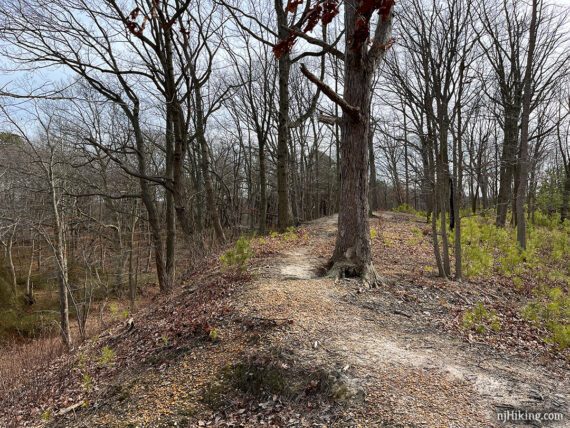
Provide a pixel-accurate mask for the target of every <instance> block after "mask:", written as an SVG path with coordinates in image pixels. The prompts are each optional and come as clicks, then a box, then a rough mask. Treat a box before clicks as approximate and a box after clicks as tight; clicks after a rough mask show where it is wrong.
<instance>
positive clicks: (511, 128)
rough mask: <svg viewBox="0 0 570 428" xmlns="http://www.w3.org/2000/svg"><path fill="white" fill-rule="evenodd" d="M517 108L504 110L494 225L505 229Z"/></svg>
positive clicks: (516, 138) (514, 150)
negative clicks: (502, 140) (503, 134)
mask: <svg viewBox="0 0 570 428" xmlns="http://www.w3.org/2000/svg"><path fill="white" fill-rule="evenodd" d="M518 118H519V109H518V107H514V108H513V107H511V106H507V107H506V108H505V125H504V133H505V136H504V143H503V152H502V155H501V172H500V178H499V194H498V197H497V218H496V225H497V226H498V227H505V224H506V222H507V213H508V211H509V204H510V202H511V194H512V187H513V176H514V169H515V163H516V155H517V147H518Z"/></svg>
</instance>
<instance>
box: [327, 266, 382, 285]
mask: <svg viewBox="0 0 570 428" xmlns="http://www.w3.org/2000/svg"><path fill="white" fill-rule="evenodd" d="M329 266H331V267H330V268H329V270H328V273H327V277H329V278H335V279H344V278H359V279H360V280H361V281H362V283H363V284H364V285H365V286H366V287H368V288H376V287H379V286H382V285H386V284H387V281H386V280H385V279H384V278H382V277H381V276H380V275H378V273H377V272H376V269H374V265H373V264H372V263H368V264H365V265H364V266H359V265H357V264H355V263H352V262H350V261H347V260H343V261H337V262H335V261H331V262H330V263H329Z"/></svg>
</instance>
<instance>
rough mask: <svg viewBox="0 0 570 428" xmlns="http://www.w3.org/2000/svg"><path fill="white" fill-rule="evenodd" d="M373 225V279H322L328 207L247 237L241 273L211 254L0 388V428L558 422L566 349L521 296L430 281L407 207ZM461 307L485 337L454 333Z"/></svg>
mask: <svg viewBox="0 0 570 428" xmlns="http://www.w3.org/2000/svg"><path fill="white" fill-rule="evenodd" d="M372 226H373V227H374V228H375V230H376V232H377V235H378V236H375V238H374V239H373V247H374V257H375V264H376V268H377V270H378V272H379V273H380V274H381V275H382V276H383V277H385V278H387V284H385V285H383V286H381V287H378V288H375V289H363V288H361V285H360V283H359V282H358V281H356V280H350V279H346V280H334V279H330V278H323V277H321V275H320V273H322V268H323V265H324V263H325V262H326V256H328V255H329V254H331V252H332V248H333V246H334V239H335V234H336V219H335V218H334V217H329V218H324V219H320V220H317V221H314V222H311V223H308V224H306V225H304V226H303V227H302V228H301V229H299V230H298V231H296V232H288V233H286V234H284V235H278V236H277V235H273V236H271V237H267V238H261V239H255V240H254V242H253V244H252V246H253V249H254V251H255V256H254V257H253V258H252V260H250V262H249V265H248V269H247V271H245V272H237V271H235V272H234V271H228V270H224V269H223V268H222V267H221V266H220V264H219V261H218V259H217V258H214V257H212V258H211V259H210V260H209V261H208V262H207V263H204V265H203V268H202V269H201V270H200V271H199V272H192V273H189V274H188V275H186V276H185V277H184V281H183V284H182V286H181V287H180V288H179V290H178V291H177V292H175V293H174V294H173V295H171V296H168V297H157V298H156V299H155V301H154V302H153V303H152V305H151V306H150V307H149V308H145V309H142V310H140V311H139V312H138V313H137V314H135V315H134V316H133V319H132V321H133V323H132V324H130V323H125V324H124V325H119V326H116V327H115V328H114V329H111V330H109V331H107V332H105V333H104V334H102V335H100V336H99V337H97V338H95V339H94V340H91V341H89V342H87V343H85V344H84V345H82V346H81V347H80V348H79V349H78V350H76V351H75V353H73V354H71V355H67V356H64V357H61V358H60V359H58V360H56V361H54V362H52V363H51V364H49V366H47V367H46V368H45V369H43V370H41V372H38V373H37V376H35V378H34V379H33V381H32V382H27V383H25V384H22V385H21V386H20V387H18V388H17V389H15V390H14V391H13V392H12V393H11V394H10V396H9V397H8V396H7V397H0V400H2V403H3V405H2V406H0V426H51V427H96V426H101V427H103V426H105V427H171V426H181V427H182V426H188V427H198V426H216V427H218V426H219V427H230V426H231V427H240V426H244V427H259V426H274V427H311V426H318V427H490V426H511V424H505V423H503V422H501V421H500V420H499V419H498V418H499V415H504V412H508V411H510V412H511V413H510V414H511V415H512V414H513V413H515V414H517V413H516V412H518V411H521V412H527V413H530V412H537V413H541V414H545V413H555V414H558V415H562V417H563V420H561V421H560V420H559V421H555V422H549V421H542V422H533V423H530V422H521V421H519V422H517V423H516V424H514V425H515V426H550V427H565V426H569V424H570V422H569V418H570V414H569V412H568V406H569V404H570V376H569V375H570V371H569V370H568V369H569V368H570V364H569V363H570V359H569V355H568V352H559V351H556V349H554V348H552V347H551V346H550V345H548V344H547V343H545V342H544V341H543V340H542V338H541V335H542V334H543V332H541V331H540V330H538V329H536V328H534V327H533V326H532V325H530V324H529V323H527V322H525V321H524V320H522V319H520V318H519V317H518V315H517V313H518V312H517V309H518V308H520V306H521V305H522V304H524V302H525V299H526V297H525V296H524V295H521V293H520V292H517V291H516V290H514V288H513V286H512V284H509V283H508V281H507V280H505V279H503V278H488V279H485V280H480V281H471V282H466V281H465V282H462V283H457V282H452V281H445V280H442V279H439V278H437V277H436V275H435V272H434V268H433V261H432V257H433V256H432V253H431V251H430V248H431V247H430V236H429V230H428V228H427V226H426V225H425V223H422V222H421V220H420V219H418V218H416V217H415V216H412V215H406V214H397V213H388V212H386V213H381V214H378V218H375V219H373V220H372ZM418 230H419V231H420V233H418ZM476 302H484V303H485V304H486V305H487V306H488V307H491V308H494V309H495V310H496V311H497V313H498V315H499V317H500V318H501V321H502V325H503V328H501V330H500V331H488V332H486V333H484V334H477V333H474V332H470V331H466V330H465V329H464V328H462V326H461V319H462V314H463V313H464V312H465V310H467V309H468V308H471V307H472V306H473V305H474V304H475V303H476Z"/></svg>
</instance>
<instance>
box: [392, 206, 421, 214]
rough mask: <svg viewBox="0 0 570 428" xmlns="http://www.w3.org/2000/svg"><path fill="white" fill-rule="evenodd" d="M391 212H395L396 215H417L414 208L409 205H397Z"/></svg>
mask: <svg viewBox="0 0 570 428" xmlns="http://www.w3.org/2000/svg"><path fill="white" fill-rule="evenodd" d="M392 211H396V212H398V213H406V214H417V212H416V210H415V209H414V207H412V206H411V205H410V204H402V205H399V206H397V207H396V208H394V209H393V210H392Z"/></svg>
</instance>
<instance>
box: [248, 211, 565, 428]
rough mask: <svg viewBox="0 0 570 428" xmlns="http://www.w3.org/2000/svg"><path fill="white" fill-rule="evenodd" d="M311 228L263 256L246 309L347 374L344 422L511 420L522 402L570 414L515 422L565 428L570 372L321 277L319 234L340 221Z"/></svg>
mask: <svg viewBox="0 0 570 428" xmlns="http://www.w3.org/2000/svg"><path fill="white" fill-rule="evenodd" d="M388 215H389V214H388ZM308 227H309V229H310V231H311V240H310V243H307V244H306V245H299V246H297V247H295V248H293V249H289V250H287V251H284V252H283V253H280V254H278V255H277V256H274V257H272V258H271V260H270V261H267V262H266V266H267V267H266V268H265V269H262V270H261V275H260V278H259V280H258V281H257V282H256V284H255V285H254V286H253V287H252V288H251V289H249V290H248V292H247V293H246V295H245V296H243V298H244V299H243V300H244V302H246V303H245V309H244V311H245V313H246V314H247V315H249V316H251V315H252V314H253V315H255V316H258V317H265V318H270V319H288V320H291V321H292V323H291V326H290V328H288V329H285V330H278V331H274V332H272V333H270V335H269V337H268V338H267V340H268V342H269V343H271V344H273V345H279V346H280V347H281V348H284V349H288V350H289V352H291V353H292V354H293V355H294V356H295V357H296V358H298V359H299V360H301V361H305V363H307V364H311V365H313V366H315V367H327V368H329V369H336V370H338V371H339V372H342V373H344V375H343V376H345V377H346V378H347V379H350V383H349V385H351V388H352V389H354V391H353V392H351V393H350V395H351V397H353V398H354V400H352V403H353V404H352V405H350V406H349V407H348V408H347V411H346V414H345V415H344V416H343V420H342V421H341V422H339V424H340V425H339V426H390V427H399V426H402V427H403V426H412V427H420V426H421V427H424V426H425V427H488V426H505V424H503V423H500V422H498V413H499V414H501V413H502V412H504V411H511V412H516V411H518V410H520V411H527V412H531V411H533V412H557V413H563V414H564V418H565V420H563V421H558V422H542V423H537V422H535V423H534V425H533V423H524V422H520V421H519V422H518V423H517V426H551V427H565V426H569V424H570V422H569V419H568V417H569V416H568V403H570V399H569V397H570V395H569V394H570V389H569V383H568V378H567V375H568V374H567V373H564V372H556V371H555V370H552V369H546V368H545V366H542V365H538V364H535V363H533V362H526V361H523V360H521V359H519V358H516V357H514V356H511V355H510V354H509V353H508V351H505V352H504V353H501V354H497V352H496V351H491V350H489V349H487V348H486V347H485V346H482V345H476V344H468V343H465V342H463V341H461V340H459V339H458V338H454V337H453V336H451V335H449V334H445V332H441V331H437V329H435V328H433V326H432V325H431V324H430V322H429V318H430V314H429V312H428V311H424V313H423V315H424V316H422V317H420V318H419V319H418V317H416V316H414V315H411V314H408V313H405V312H403V311H394V310H393V308H394V307H397V305H398V303H401V302H399V301H397V299H396V298H394V297H390V296H393V295H391V294H387V293H382V290H370V291H368V290H366V291H363V290H361V289H359V286H358V283H357V282H356V281H334V280H332V279H326V278H319V277H318V275H317V273H318V270H319V267H320V266H322V264H323V262H324V260H323V259H322V258H319V257H318V256H317V254H318V251H317V250H316V248H315V245H316V243H315V240H317V241H318V240H326V239H329V240H330V239H331V238H332V237H334V235H335V230H336V219H335V218H334V217H330V218H325V219H321V220H318V221H316V222H313V223H311V224H310V225H309V226H308ZM269 266H271V267H269ZM393 279H394V280H395V281H398V278H393ZM390 299H393V301H391V300H390ZM419 304H420V305H421V302H419ZM426 320H427V321H426ZM360 392H362V393H363V394H364V399H363V400H362V399H361V400H358V399H356V398H357V397H360ZM507 426H508V425H507Z"/></svg>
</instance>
